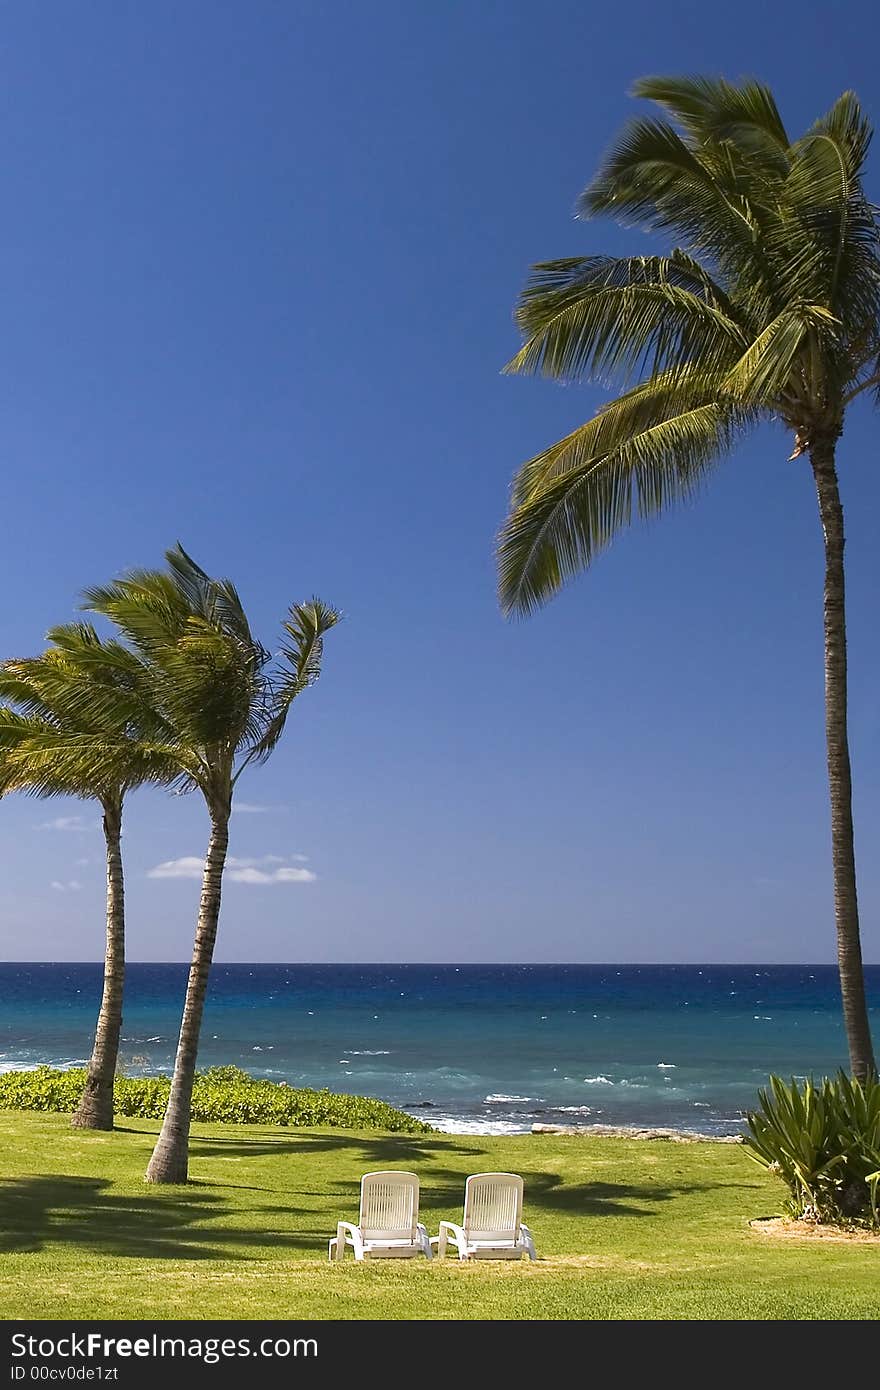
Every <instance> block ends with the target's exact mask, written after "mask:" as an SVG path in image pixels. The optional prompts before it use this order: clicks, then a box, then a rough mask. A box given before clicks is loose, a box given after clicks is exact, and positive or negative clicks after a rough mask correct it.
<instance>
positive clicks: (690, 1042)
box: [0, 964, 880, 1133]
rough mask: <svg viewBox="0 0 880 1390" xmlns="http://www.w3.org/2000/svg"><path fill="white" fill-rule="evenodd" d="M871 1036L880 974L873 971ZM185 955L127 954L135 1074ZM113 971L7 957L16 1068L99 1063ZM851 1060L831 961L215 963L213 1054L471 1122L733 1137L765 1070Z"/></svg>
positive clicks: (170, 1049) (439, 1117)
mask: <svg viewBox="0 0 880 1390" xmlns="http://www.w3.org/2000/svg"><path fill="white" fill-rule="evenodd" d="M867 976H868V985H869V991H870V1002H871V1011H872V1020H873V1022H874V1028H875V1034H876V1033H877V1032H880V966H872V967H868V970H867ZM185 983H186V967H185V966H184V965H143V964H142V965H130V966H129V970H128V981H127V993H126V1000H127V1002H126V1009H125V1022H124V1027H123V1043H122V1057H121V1061H122V1065H123V1067H124V1068H125V1070H127V1071H128V1072H129V1073H131V1074H137V1073H143V1072H157V1071H169V1070H170V1069H171V1066H172V1063H173V1058H174V1046H175V1042H176V1037H177V1028H178V1024H179V1019H180V1010H181V1006H182V1002H183V993H184V988H185ZM100 989H101V967H100V966H99V965H97V964H82V965H68V964H62V965H43V964H39V965H20V964H14V965H13V964H5V965H2V964H0V1069H3V1070H8V1069H9V1068H13V1067H21V1066H34V1065H37V1064H38V1063H41V1062H51V1063H54V1064H60V1065H65V1066H67V1065H75V1064H80V1065H82V1064H83V1063H84V1062H85V1060H86V1059H87V1057H88V1052H89V1048H90V1045H91V1038H92V1032H93V1029H94V1024H95V1018H96V1016H97V1011H98V1004H99V1001H100ZM845 1062H846V1042H845V1037H844V1032H843V1024H842V1019H841V1014H840V996H839V991H838V984H837V972H836V969H835V968H834V967H833V966H817V965H810V966H782V965H778V966H761V965H753V966H744V965H737V966H721V965H704V966H695V965H678V966H676V965H648V966H608V965H492V966H475V965H467V966H464V965H463V966H458V967H457V966H451V965H387V966H383V965H216V966H215V967H214V970H213V972H212V976H211V985H210V995H209V1002H208V1007H207V1010H206V1015H205V1022H204V1027H203V1031H202V1047H201V1052H200V1065H202V1066H211V1065H216V1064H221V1063H235V1064H237V1065H239V1066H242V1067H245V1068H247V1070H249V1071H251V1072H254V1073H257V1074H259V1075H263V1076H268V1077H270V1078H272V1079H273V1080H276V1081H287V1082H290V1083H291V1084H296V1085H308V1086H328V1087H330V1088H331V1089H333V1090H347V1091H354V1092H357V1093H360V1094H364V1095H376V1096H381V1097H383V1098H384V1099H386V1100H389V1101H391V1102H392V1103H393V1104H395V1105H399V1106H402V1107H406V1108H413V1109H414V1110H415V1112H416V1113H418V1114H419V1115H420V1116H421V1117H422V1118H424V1119H426V1120H428V1121H429V1122H430V1123H433V1124H436V1125H439V1126H440V1127H442V1128H448V1129H453V1130H459V1131H465V1132H466V1131H468V1130H473V1131H484V1132H498V1133H503V1132H506V1131H511V1132H512V1131H515V1130H525V1129H528V1128H530V1126H531V1125H532V1124H533V1123H534V1122H535V1121H536V1120H540V1121H542V1122H544V1123H585V1124H589V1123H600V1124H644V1125H669V1126H674V1127H677V1128H686V1129H696V1130H704V1131H706V1132H716V1133H725V1132H734V1131H735V1130H736V1129H737V1128H738V1127H739V1121H740V1117H741V1114H742V1111H743V1109H744V1108H747V1107H749V1106H750V1105H751V1104H752V1103H753V1102H754V1099H755V1093H756V1090H757V1088H758V1087H759V1086H760V1085H762V1084H763V1083H764V1082H765V1081H766V1078H767V1075H768V1073H770V1072H778V1073H781V1074H783V1075H785V1076H791V1075H796V1076H804V1075H807V1074H814V1075H819V1074H823V1073H828V1072H833V1071H835V1070H836V1069H837V1067H839V1066H840V1065H842V1064H844V1063H845Z"/></svg>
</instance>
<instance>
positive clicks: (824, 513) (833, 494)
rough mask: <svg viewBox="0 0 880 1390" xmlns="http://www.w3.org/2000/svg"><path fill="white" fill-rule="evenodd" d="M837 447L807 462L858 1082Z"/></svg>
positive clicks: (835, 857)
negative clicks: (820, 564)
mask: <svg viewBox="0 0 880 1390" xmlns="http://www.w3.org/2000/svg"><path fill="white" fill-rule="evenodd" d="M834 447H835V439H834V438H833V437H831V438H824V439H821V438H820V439H817V440H816V441H815V442H814V443H813V446H812V448H811V450H810V461H811V463H812V466H813V477H814V478H815V481H816V494H817V496H818V499H819V516H820V518H821V521H822V531H823V534H824V536H825V738H826V742H827V751H828V783H829V789H830V792H831V854H832V861H833V865H834V912H835V918H836V922H837V962H838V969H839V971H840V991H841V995H842V997H843V1017H844V1023H845V1025H846V1036H847V1042H848V1043H849V1056H850V1067H851V1068H852V1073H853V1075H854V1076H856V1077H858V1078H859V1079H860V1080H864V1079H865V1077H867V1076H868V1075H871V1074H873V1073H874V1072H875V1071H876V1066H875V1062H874V1051H873V1047H872V1045H871V1029H870V1026H869V1023H868V1008H867V1003H866V1001H865V979H864V972H863V969H862V947H861V941H860V938H859V907H858V899H857V896H856V860H855V849H854V847H853V819H852V777H851V773H850V762H849V740H848V735H847V689H846V608H845V586H844V571H843V547H844V534H843V508H842V506H841V503H840V492H839V489H838V486H837V470H836V468H835V466H834Z"/></svg>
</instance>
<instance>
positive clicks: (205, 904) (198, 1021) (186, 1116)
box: [146, 802, 229, 1183]
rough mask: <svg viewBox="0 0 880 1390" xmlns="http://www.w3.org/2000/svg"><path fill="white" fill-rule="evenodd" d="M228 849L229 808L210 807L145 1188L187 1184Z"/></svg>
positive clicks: (227, 806)
mask: <svg viewBox="0 0 880 1390" xmlns="http://www.w3.org/2000/svg"><path fill="white" fill-rule="evenodd" d="M228 844H229V804H228V802H227V803H226V804H225V805H224V806H222V807H214V806H212V807H211V839H210V841H209V843H208V853H207V857H206V859H205V869H204V873H203V875H202V896H201V901H200V903H199V921H198V926H197V928H196V939H195V944H194V946H193V954H192V962H191V964H190V968H189V980H188V981H187V986H186V1000H185V1003H184V1006H183V1019H182V1021H181V1024H180V1038H179V1040H178V1043H177V1056H176V1058H175V1060H174V1075H173V1076H172V1078H171V1093H170V1095H169V1097H168V1105H167V1107H166V1110H165V1118H164V1119H163V1121H162V1129H161V1131H160V1133H159V1138H158V1140H157V1141H156V1147H155V1149H154V1150H153V1156H152V1158H151V1159H150V1162H149V1165H148V1167H147V1172H146V1180H147V1182H155V1183H182V1182H186V1180H187V1173H188V1167H189V1126H190V1113H191V1110H192V1090H193V1081H194V1079H195V1074H196V1058H197V1056H198V1051H199V1033H200V1032H201V1027H202V1014H203V1012H204V1008H205V995H206V993H207V990H208V975H209V973H210V970H211V962H212V960H213V958H214V943H215V941H216V940H217V923H218V920H219V917H220V891H221V887H222V883H223V867H224V865H225V863H226V850H227V846H228Z"/></svg>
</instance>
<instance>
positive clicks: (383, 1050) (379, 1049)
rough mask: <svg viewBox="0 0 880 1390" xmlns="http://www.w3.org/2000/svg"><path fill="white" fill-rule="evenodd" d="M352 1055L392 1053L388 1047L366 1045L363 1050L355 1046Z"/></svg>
mask: <svg viewBox="0 0 880 1390" xmlns="http://www.w3.org/2000/svg"><path fill="white" fill-rule="evenodd" d="M350 1055H351V1056H352V1057H390V1056H391V1053H390V1051H389V1050H388V1048H387V1047H365V1048H362V1049H361V1051H358V1049H357V1048H356V1047H353V1048H352V1049H351V1053H350Z"/></svg>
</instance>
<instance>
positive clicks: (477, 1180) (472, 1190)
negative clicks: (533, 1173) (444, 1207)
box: [462, 1173, 523, 1241]
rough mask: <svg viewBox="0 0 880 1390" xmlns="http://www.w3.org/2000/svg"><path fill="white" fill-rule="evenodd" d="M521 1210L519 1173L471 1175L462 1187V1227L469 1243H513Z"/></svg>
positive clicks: (521, 1191) (521, 1195) (518, 1226)
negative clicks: (490, 1241) (506, 1241)
mask: <svg viewBox="0 0 880 1390" xmlns="http://www.w3.org/2000/svg"><path fill="white" fill-rule="evenodd" d="M522 1210H523V1180H522V1178H521V1177H520V1176H519V1174H518V1173H474V1174H473V1176H472V1177H469V1178H468V1180H467V1182H466V1183H465V1185H464V1218H463V1220H462V1225H463V1226H464V1233H465V1235H466V1236H467V1237H468V1238H469V1239H470V1240H496V1241H497V1240H511V1241H514V1240H516V1239H517V1238H518V1237H519V1230H520V1224H521V1222H522Z"/></svg>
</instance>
